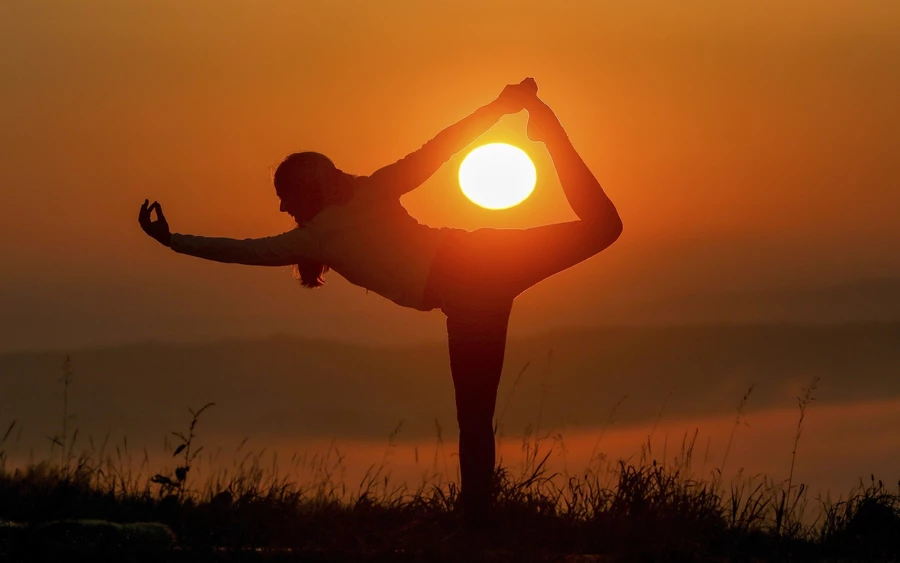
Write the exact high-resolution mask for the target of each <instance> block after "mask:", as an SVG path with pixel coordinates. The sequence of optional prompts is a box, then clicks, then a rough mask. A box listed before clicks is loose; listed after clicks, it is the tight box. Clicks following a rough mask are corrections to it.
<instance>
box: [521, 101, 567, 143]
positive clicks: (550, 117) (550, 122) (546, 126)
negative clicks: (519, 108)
mask: <svg viewBox="0 0 900 563" xmlns="http://www.w3.org/2000/svg"><path fill="white" fill-rule="evenodd" d="M525 109H527V110H528V129H527V133H528V138H529V139H531V140H532V141H535V142H537V141H540V142H542V143H547V141H548V140H550V139H552V138H554V137H558V136H559V135H561V134H563V135H564V134H565V132H564V131H563V128H562V125H561V124H560V123H559V119H557V118H556V114H555V113H553V110H552V109H550V106H548V105H547V104H545V103H544V101H543V100H541V99H540V98H538V97H537V94H535V95H534V97H533V98H531V99H530V100H528V102H527V103H526V105H525Z"/></svg>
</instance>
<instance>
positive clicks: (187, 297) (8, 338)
mask: <svg viewBox="0 0 900 563" xmlns="http://www.w3.org/2000/svg"><path fill="white" fill-rule="evenodd" d="M230 271H231V270H229V272H230ZM238 273H240V272H238ZM241 279H242V280H243V278H241ZM283 281H284V280H283V279H279V280H278V283H276V282H273V281H272V280H269V279H268V278H260V279H257V278H255V277H252V276H251V277H248V278H247V280H246V283H247V284H248V285H247V287H246V288H245V292H243V293H241V294H240V295H235V294H233V293H226V294H224V295H217V296H207V295H204V294H202V293H201V294H197V293H196V292H184V293H181V294H179V297H178V298H177V299H176V298H173V297H172V296H170V295H164V294H163V293H159V292H164V291H167V290H164V289H158V290H157V289H154V288H152V287H151V288H141V289H140V290H137V289H128V288H116V289H111V288H108V287H104V286H102V285H97V286H93V285H91V286H77V287H71V288H67V290H66V291H65V292H60V291H56V290H53V291H50V290H44V291H37V290H29V291H32V292H33V293H32V294H26V293H25V292H24V290H21V289H17V290H15V291H0V353H4V352H11V351H16V350H22V349H29V350H40V349H60V348H63V349H65V348H67V349H72V348H81V347H84V346H95V345H101V344H102V345H113V344H122V343H126V342H145V341H148V340H149V341H152V340H165V341H167V342H203V341H205V342H208V341H211V340H216V339H222V338H266V337H268V336H270V335H272V334H275V333H283V334H291V335H294V336H298V337H303V338H325V339H340V340H341V341H350V342H357V343H364V344H370V345H376V344H377V345H394V346H396V345H402V344H405V343H411V342H416V343H423V342H435V343H438V342H440V341H441V339H442V338H443V337H444V329H443V322H442V319H441V318H440V314H439V313H433V314H418V313H414V312H411V311H402V310H400V309H399V308H398V307H396V306H394V305H393V304H391V303H390V302H388V301H387V300H385V299H383V298H381V297H378V296H376V295H370V296H368V298H367V300H366V301H365V302H364V306H363V305H361V306H360V307H350V308H341V307H334V304H335V302H334V299H335V298H336V296H338V295H339V294H340V293H341V292H345V293H344V294H345V295H349V293H346V292H347V291H349V288H348V286H347V285H346V284H345V283H344V282H338V283H336V284H334V285H335V287H331V288H329V289H328V290H326V292H325V293H323V294H321V295H322V296H323V297H327V299H325V298H323V299H318V296H315V297H314V296H313V294H310V292H300V291H295V292H289V293H285V294H281V295H283V296H284V297H285V298H287V297H290V299H291V301H290V302H289V303H288V302H279V301H278V300H271V299H270V300H266V299H258V298H257V297H256V296H258V295H259V294H260V293H267V292H272V291H280V290H278V289H276V288H279V287H280V288H282V289H283V287H284V286H282V285H279V283H280V282H283ZM264 282H265V283H264ZM269 282H272V285H267V284H268V283H269ZM253 284H256V285H253ZM653 285H657V286H658V287H659V288H660V291H661V292H665V291H669V290H667V289H666V282H665V279H664V277H663V278H661V279H660V280H659V281H658V282H654V284H653ZM356 289H358V288H356ZM620 289H621V288H620ZM222 291H224V289H223V290H222ZM353 291H356V290H355V289H354V290H353ZM643 291H644V290H640V291H638V292H637V293H635V294H633V295H631V294H629V293H628V291H627V289H621V291H618V292H616V291H612V292H602V293H599V294H597V295H596V296H594V297H593V298H592V299H591V300H590V301H589V302H585V303H574V302H568V301H567V300H566V299H559V300H557V301H553V300H552V299H551V298H552V297H553V296H552V295H545V297H546V298H547V299H548V300H550V301H542V300H541V299H538V300H533V301H529V297H528V296H527V295H526V296H524V298H523V300H522V303H521V304H520V305H518V306H517V307H516V309H515V310H514V322H513V323H512V325H511V327H510V330H511V331H512V333H513V334H515V335H518V336H520V337H524V336H531V335H534V334H537V333H539V332H545V331H548V330H553V329H557V328H560V327H571V326H577V327H597V326H620V325H629V326H643V325H654V326H659V325H669V324H679V325H684V324H716V325H720V324H734V323H741V324H747V323H757V324H771V323H782V322H788V323H803V324H838V323H847V322H900V278H886V279H878V280H863V281H858V282H855V283H852V284H844V285H836V286H829V287H820V288H815V287H785V288H775V289H767V290H761V291H743V292H718V293H717V292H700V293H687V294H675V293H673V292H669V293H666V294H662V293H661V294H660V297H658V298H650V297H649V296H648V295H646V294H645V293H643ZM154 292H157V293H154ZM224 302H227V303H228V304H229V305H228V307H222V306H221V304H222V303H224ZM138 318H139V319H140V322H135V319H138ZM309 319H316V322H314V323H311V322H309ZM373 327H379V329H378V330H374V329H373Z"/></svg>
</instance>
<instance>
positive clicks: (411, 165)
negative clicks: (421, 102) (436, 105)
mask: <svg viewBox="0 0 900 563" xmlns="http://www.w3.org/2000/svg"><path fill="white" fill-rule="evenodd" d="M535 91H537V84H535V82H534V79H532V78H526V79H525V80H523V81H522V82H520V83H519V84H510V85H508V86H506V87H505V88H504V89H503V91H502V92H501V93H500V95H499V96H498V97H497V99H495V100H494V101H492V102H491V103H489V104H487V105H485V106H482V107H480V108H478V109H477V110H475V111H474V112H473V113H472V114H471V115H469V116H468V117H465V118H463V119H462V120H460V121H458V122H457V123H454V124H453V125H451V126H450V127H447V128H446V129H444V130H443V131H441V132H440V133H438V134H437V135H436V136H435V137H434V138H433V139H431V140H430V141H428V142H427V143H425V144H424V145H423V146H422V148H420V149H419V150H417V151H415V152H413V153H410V154H408V155H407V156H405V157H404V158H402V159H401V160H399V161H397V162H395V163H393V164H389V165H388V166H385V167H384V168H381V169H379V170H376V171H375V172H373V173H372V174H371V175H370V176H369V177H368V178H366V179H365V180H364V182H365V183H367V186H366V187H365V188H364V189H366V190H368V189H372V190H375V191H378V192H382V193H385V194H388V195H390V196H392V197H400V196H401V195H403V194H405V193H407V192H409V191H412V190H414V189H415V188H417V187H419V186H420V185H421V184H422V183H423V182H425V180H427V179H428V178H430V177H431V175H432V174H434V173H435V172H436V171H437V170H438V169H439V168H440V167H441V166H443V164H444V163H445V162H447V161H448V160H450V157H452V156H453V155H454V154H456V153H458V152H459V151H461V150H462V149H464V148H466V147H467V146H468V145H469V144H471V143H472V141H474V140H475V139H477V138H478V137H480V136H481V135H482V134H483V133H484V132H485V131H487V130H488V129H490V128H491V127H493V126H494V124H495V123H497V121H499V120H500V118H501V117H503V116H504V115H507V114H511V113H517V112H519V111H521V110H522V109H523V108H524V104H525V100H527V98H528V96H529V95H533V92H535Z"/></svg>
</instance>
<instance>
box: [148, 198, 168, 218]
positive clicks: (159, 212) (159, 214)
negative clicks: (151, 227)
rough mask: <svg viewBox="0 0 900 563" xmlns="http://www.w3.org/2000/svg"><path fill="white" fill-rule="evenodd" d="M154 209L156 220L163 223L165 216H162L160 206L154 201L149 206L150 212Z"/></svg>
mask: <svg viewBox="0 0 900 563" xmlns="http://www.w3.org/2000/svg"><path fill="white" fill-rule="evenodd" d="M154 209H155V210H156V218H157V219H158V220H160V221H165V220H166V216H165V215H163V210H162V206H161V205H160V204H159V202H158V201H154V202H153V204H152V205H151V206H150V211H153V210H154Z"/></svg>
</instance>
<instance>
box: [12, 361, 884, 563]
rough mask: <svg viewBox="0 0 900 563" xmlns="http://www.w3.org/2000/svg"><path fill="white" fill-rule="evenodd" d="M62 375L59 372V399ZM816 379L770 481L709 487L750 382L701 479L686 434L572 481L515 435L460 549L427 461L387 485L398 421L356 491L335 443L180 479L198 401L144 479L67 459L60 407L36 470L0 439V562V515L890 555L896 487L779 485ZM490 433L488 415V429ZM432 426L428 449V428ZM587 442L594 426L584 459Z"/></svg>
mask: <svg viewBox="0 0 900 563" xmlns="http://www.w3.org/2000/svg"><path fill="white" fill-rule="evenodd" d="M71 379H72V377H71V365H70V364H69V363H68V362H67V364H66V367H65V369H64V380H63V381H64V385H65V390H66V391H65V392H66V393H67V392H68V386H69V385H70V383H71ZM817 384H818V380H817V379H814V380H813V381H812V382H811V383H810V384H809V386H807V387H806V388H805V389H804V390H803V392H802V394H801V396H800V397H798V407H799V416H798V423H797V428H796V434H795V441H794V449H793V453H792V459H791V471H790V473H789V477H788V479H787V480H786V481H785V482H775V481H773V480H771V479H768V478H767V477H765V476H745V475H743V474H741V473H739V474H738V475H737V476H736V477H734V478H731V479H727V480H726V479H725V477H724V475H725V467H726V462H727V457H728V451H729V450H730V448H731V445H732V442H733V440H734V438H735V431H736V429H737V427H738V426H739V424H740V420H741V416H742V413H743V409H744V407H745V405H746V404H747V402H748V400H749V398H750V396H751V394H752V391H753V388H752V387H751V388H750V390H748V392H747V393H746V394H745V395H744V397H743V398H742V399H741V401H740V402H739V405H738V407H737V416H736V419H735V425H734V428H733V431H732V434H731V438H730V439H729V443H728V448H726V453H725V456H724V458H723V459H722V461H721V464H720V465H719V466H718V467H715V468H713V469H712V470H710V471H709V472H708V473H709V474H708V475H704V473H706V464H707V461H708V460H707V459H706V457H707V456H704V460H703V468H702V469H701V470H700V471H699V472H697V471H695V469H694V451H695V446H696V440H697V433H694V435H693V436H687V435H686V436H685V437H684V438H683V440H682V443H681V445H680V449H679V451H678V455H677V456H675V457H674V461H673V462H672V463H669V464H665V465H664V464H660V463H658V462H657V461H656V459H655V458H654V454H653V451H652V448H651V439H650V438H651V437H652V436H648V438H647V443H646V444H645V445H644V447H643V448H642V454H641V456H640V459H638V460H634V461H633V462H632V461H609V460H606V459H605V458H603V456H602V455H600V456H596V458H594V456H592V459H594V461H593V462H592V463H591V464H590V465H589V467H587V468H586V469H585V470H584V471H581V472H578V473H575V474H569V473H568V472H564V473H562V474H560V473H551V472H550V471H549V470H548V468H547V460H548V459H549V457H550V455H551V454H552V453H554V451H556V450H557V449H558V448H564V441H563V437H562V436H561V435H555V436H553V435H550V434H546V433H545V434H543V435H541V434H539V431H538V429H539V426H540V425H539V423H538V424H537V425H536V428H535V430H534V431H531V430H530V429H529V430H528V431H526V434H525V437H524V438H523V445H522V450H523V455H524V458H525V463H524V464H523V470H522V471H521V472H517V473H513V472H512V471H511V470H510V469H509V468H506V467H503V466H502V465H498V467H497V468H496V471H495V479H496V484H497V490H498V496H497V503H496V514H495V515H494V518H493V523H492V526H491V528H490V530H489V533H488V534H486V535H485V536H483V537H480V538H474V539H473V538H463V537H462V536H461V533H460V532H459V531H458V526H459V523H458V522H459V520H458V515H457V512H456V511H457V498H458V487H457V484H456V483H455V482H454V481H453V480H446V479H444V476H443V475H442V474H441V473H440V472H438V471H437V470H436V469H437V465H438V464H437V458H435V464H434V467H435V471H434V472H432V473H430V474H424V475H423V476H422V480H421V482H420V483H418V484H417V485H415V486H410V485H409V484H407V483H394V482H392V479H391V474H390V466H389V456H388V452H389V451H390V449H391V447H392V446H393V444H394V441H395V439H396V437H397V435H398V433H399V432H400V430H401V427H402V424H401V425H398V426H397V428H395V430H394V431H393V432H392V433H391V435H390V436H389V438H388V449H387V451H386V453H385V455H384V457H383V458H382V459H381V460H380V461H379V462H378V463H374V464H372V465H371V466H370V467H369V470H368V471H367V472H366V475H365V477H364V478H363V479H362V480H361V482H360V483H359V485H358V486H355V487H351V486H350V485H349V484H348V483H346V482H344V480H343V479H342V473H343V469H344V458H343V456H342V454H341V452H340V451H339V450H338V449H337V448H336V447H332V448H330V449H329V451H328V452H326V453H325V454H324V455H315V456H312V457H308V456H300V455H295V456H293V457H292V458H291V459H289V460H279V459H278V458H277V455H274V454H272V455H269V454H267V453H266V452H265V450H263V451H260V452H244V451H243V447H244V444H241V446H239V447H238V449H237V451H236V452H235V456H234V460H233V462H232V463H231V464H230V465H228V464H218V465H217V466H216V467H215V470H214V471H212V472H211V473H210V474H209V475H207V476H206V477H203V478H200V477H192V475H195V473H196V471H193V472H192V470H194V469H195V467H196V465H197V463H198V456H199V454H200V453H201V451H203V447H202V446H198V443H197V433H196V430H197V428H198V424H199V423H200V421H201V416H202V414H203V413H204V412H205V411H206V410H207V409H209V408H212V407H213V405H212V404H208V405H205V406H203V407H202V408H200V409H197V410H190V415H191V418H190V420H189V423H188V428H187V431H186V432H177V431H176V432H173V433H172V435H173V437H174V438H176V439H177V442H175V443H173V444H171V445H170V454H171V455H172V459H177V463H175V465H174V467H173V468H172V469H171V470H167V471H163V472H153V471H150V469H149V467H150V464H149V461H148V455H147V454H146V452H145V451H144V452H143V455H142V456H139V459H140V461H139V462H137V461H135V457H134V456H133V455H132V453H131V451H130V450H129V446H128V443H127V440H126V441H123V443H122V444H121V445H116V446H113V447H110V446H109V444H108V443H107V441H106V440H104V441H103V442H102V443H100V444H95V443H94V441H93V440H90V439H89V443H88V447H87V448H84V449H83V451H81V452H80V453H78V454H77V455H76V453H75V452H76V451H77V450H76V446H75V445H76V440H77V438H78V432H77V430H75V431H73V432H72V433H71V435H70V434H69V433H68V430H69V428H68V422H69V416H70V415H69V413H68V408H69V406H68V401H65V403H64V404H65V405H66V406H65V407H64V408H65V412H64V415H63V417H62V421H63V424H62V431H61V434H60V436H57V437H51V438H50V441H51V455H49V456H48V458H47V459H46V460H41V461H32V462H30V463H28V464H26V465H25V466H24V467H12V466H11V465H10V463H9V461H8V459H7V453H6V449H7V444H9V441H10V439H11V438H12V436H13V435H14V433H15V431H16V429H17V425H16V423H15V422H14V421H13V422H11V423H9V424H8V425H6V426H5V428H6V430H5V431H4V432H3V433H2V434H0V559H4V558H6V559H4V560H17V558H21V559H22V560H25V559H27V554H28V553H29V551H28V550H30V549H33V548H35V545H34V544H28V543H27V542H26V543H23V542H19V543H16V542H14V541H7V542H5V543H4V540H3V537H4V536H3V534H2V529H3V524H2V522H3V521H4V520H7V521H12V522H20V523H26V524H28V525H30V526H31V527H32V528H36V527H37V526H38V525H40V524H42V523H44V524H46V523H48V522H54V521H60V520H67V519H91V520H107V521H111V522H118V523H135V522H161V523H164V524H166V525H168V526H169V527H170V528H171V530H172V531H174V533H175V535H176V536H177V538H178V546H179V549H180V551H179V552H178V553H179V554H181V556H183V557H187V558H188V560H192V559H196V558H201V557H213V558H222V557H225V556H226V554H234V553H236V552H239V551H240V552H243V551H244V550H251V549H252V550H263V551H254V552H253V553H255V554H256V555H257V556H259V557H266V554H268V557H269V558H273V557H281V558H282V559H284V560H316V561H322V560H344V559H354V560H383V559H390V560H393V559H400V560H424V561H430V560H455V559H466V560H470V559H471V557H472V554H471V553H470V552H466V553H467V554H466V555H465V556H463V555H460V549H461V546H462V545H464V544H470V545H472V544H476V545H478V546H479V547H480V548H481V549H482V551H481V552H480V553H482V554H494V557H495V560H513V559H515V560H540V561H555V560H562V559H563V558H564V556H566V555H572V554H600V555H605V556H608V557H609V558H611V559H610V560H623V561H635V560H647V561H656V560H697V561H700V560H752V559H758V560H771V559H784V560H787V559H790V560H839V559H843V560H863V559H868V560H885V561H887V560H897V559H900V483H898V485H897V488H896V489H893V488H890V487H888V486H885V484H884V483H882V482H881V481H878V480H876V479H875V476H874V475H873V476H871V479H870V482H868V483H860V485H859V487H857V488H855V489H854V490H852V491H850V492H849V493H848V494H847V495H846V496H845V497H844V496H842V497H840V498H838V499H837V500H831V499H828V498H824V499H823V498H821V497H819V498H815V499H812V498H810V497H809V494H808V491H807V489H806V487H805V486H804V485H803V484H797V483H795V482H794V479H793V469H794V464H795V461H796V457H797V452H798V450H799V445H800V437H801V433H802V429H803V421H804V417H805V416H807V414H808V409H809V406H810V404H811V403H812V401H813V400H814V396H813V393H814V391H815V389H816V386H817ZM623 400H624V397H623V398H622V399H620V400H619V402H617V403H616V405H615V406H614V407H613V409H612V413H611V414H610V417H609V419H608V421H607V424H606V425H604V430H605V429H606V427H607V426H609V425H611V424H613V421H614V414H615V411H616V409H617V408H618V406H619V405H620V404H621V402H622V401H623ZM667 401H668V398H667ZM664 408H665V405H664V406H663V409H664ZM661 415H662V411H661V412H660V416H661ZM501 419H502V411H501ZM658 419H659V416H658V417H657V421H658ZM500 427H501V425H500V420H498V425H497V428H498V432H499V428H500ZM654 428H655V425H654ZM436 430H437V433H438V446H439V449H440V448H443V438H442V431H441V428H440V426H439V425H437V424H436ZM651 433H652V431H651ZM600 438H602V431H601V435H600V437H598V444H597V446H596V447H595V450H597V449H598V448H599V440H600ZM270 458H271V462H270V461H269V459H270ZM663 459H667V457H666V453H664V454H663ZM501 463H502V460H501ZM696 473H699V474H696ZM298 476H305V478H303V479H298V478H297V477H298ZM22 537H25V536H22ZM464 539H465V541H463V540H464ZM223 548H224V551H216V550H217V549H223ZM245 555H246V553H245Z"/></svg>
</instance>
